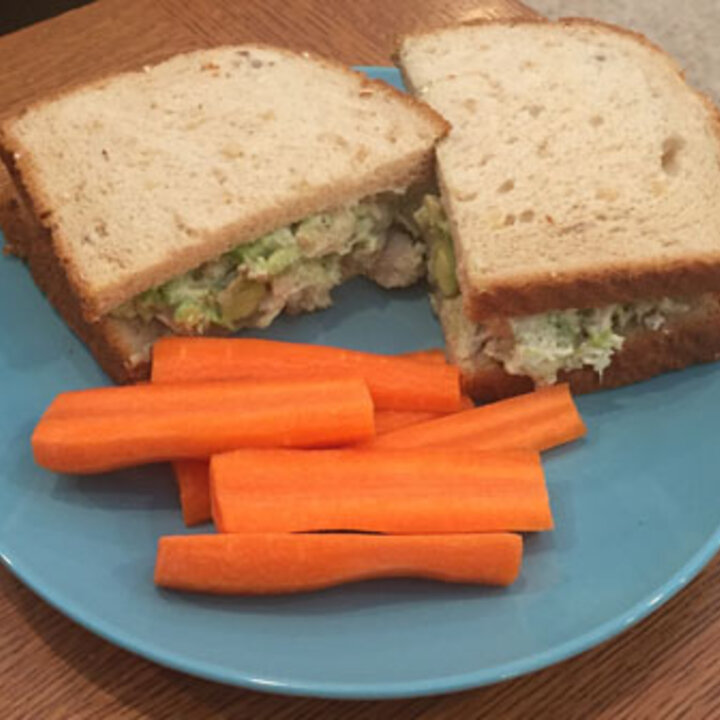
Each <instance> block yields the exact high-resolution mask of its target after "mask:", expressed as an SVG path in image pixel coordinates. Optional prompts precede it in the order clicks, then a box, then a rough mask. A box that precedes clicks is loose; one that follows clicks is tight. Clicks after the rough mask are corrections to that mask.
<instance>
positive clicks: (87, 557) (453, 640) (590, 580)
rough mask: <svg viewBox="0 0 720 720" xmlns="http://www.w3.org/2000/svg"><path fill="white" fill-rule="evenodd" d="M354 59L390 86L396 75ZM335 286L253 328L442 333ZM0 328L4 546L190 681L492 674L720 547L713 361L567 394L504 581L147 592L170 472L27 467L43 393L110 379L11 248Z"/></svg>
mask: <svg viewBox="0 0 720 720" xmlns="http://www.w3.org/2000/svg"><path fill="white" fill-rule="evenodd" d="M367 71H368V72H369V74H371V75H373V76H376V77H381V78H383V79H386V80H389V81H391V82H394V83H396V84H397V83H399V78H398V76H397V74H396V73H395V71H393V70H388V69H382V68H368V69H367ZM335 300H336V304H335V306H334V307H333V308H332V309H330V310H328V311H326V312H323V313H318V314H315V315H310V316H306V317H303V318H299V319H282V320H280V321H279V322H277V323H275V325H274V326H273V328H272V330H271V331H269V332H267V333H265V336H266V337H273V338H278V339H283V340H303V341H311V342H317V343H327V344H331V345H342V346H347V347H355V348H363V349H368V350H375V351H379V352H391V353H394V352H398V351H404V350H411V349H415V348H424V347H428V346H433V345H438V344H440V343H441V342H442V337H441V334H440V330H439V328H438V325H437V322H436V321H435V319H434V317H433V315H432V314H431V312H430V308H429V306H428V303H427V300H426V297H425V294H424V291H423V290H422V289H421V288H417V289H412V290H407V291H401V292H394V293H389V292H384V291H381V290H379V289H377V288H376V287H373V286H371V285H370V284H369V283H366V282H364V281H355V282H352V283H350V284H349V285H347V286H345V287H343V288H340V289H339V290H338V291H337V292H336V293H335ZM0 333H1V334H2V337H4V338H5V340H4V341H3V344H2V350H1V351H0V396H1V397H2V413H1V414H2V417H0V553H1V554H2V559H3V560H4V561H5V563H6V564H7V566H8V567H9V568H10V569H11V570H12V571H13V572H14V573H15V574H16V575H17V576H18V577H19V578H20V579H21V580H23V581H24V582H25V583H26V584H27V585H29V586H30V587H31V588H33V589H34V590H35V591H36V592H37V593H39V594H40V595H41V596H42V597H43V598H45V599H46V600H47V601H48V602H49V603H51V604H52V605H54V606H55V607H57V608H58V609H60V610H61V611H62V612H64V613H65V614H66V615H68V616H69V617H71V618H73V619H74V620H76V621H77V622H79V623H81V624H82V625H84V626H85V627H87V628H89V629H90V630H92V631H94V632H96V633H98V634H99V635H102V636H103V637H105V638H107V639H108V640H110V641H111V642H114V643H116V644H117V645H120V646H122V647H124V648H126V649H128V650H131V651H133V652H136V653H138V654H140V655H143V656H145V657H147V658H150V659H152V660H155V661H157V662H159V663H162V664H163V665H168V666H170V667H173V668H176V669H178V670H182V671H185V672H188V673H192V674H194V675H199V676H202V677H205V678H209V679H212V680H218V681H221V682H225V683H231V684H235V685H241V686H245V687H249V688H254V689H258V690H267V691H275V692H282V693H289V694H299V695H317V696H325V697H345V698H391V697H401V696H411V695H423V694H431V693H440V692H447V691H451V690H460V689H463V688H469V687H474V686H478V685H485V684H489V683H493V682H497V681H499V680H503V679H506V678H511V677H515V676H517V675H520V674H522V673H527V672H529V671H532V670H536V669H538V668H541V667H544V666H546V665H549V664H551V663H555V662H558V661H559V660H562V659H564V658H567V657H569V656H572V655H575V654H577V653H579V652H581V651H582V650H585V649H587V648H589V647H591V646H593V645H595V644H597V643H599V642H601V641H603V640H606V639H607V638H609V637H611V636H613V635H615V634H617V633H619V632H621V631H622V630H624V629H625V628H627V627H628V626H630V625H632V624H633V623H635V622H637V621H638V620H639V619H641V618H642V617H644V616H646V615H647V614H649V613H650V612H652V611H653V610H654V609H656V608H657V607H658V606H659V605H661V604H662V603H663V602H665V601H666V600H667V599H668V598H669V597H671V596H672V595H673V594H674V593H676V592H677V591H678V590H680V589H681V588H682V587H683V586H684V585H686V584H687V583H688V582H689V581H690V580H691V579H692V578H693V577H694V576H695V575H696V574H697V573H698V571H699V570H700V569H701V568H702V567H703V566H704V565H705V564H706V563H707V562H708V560H709V559H710V558H711V557H712V555H713V554H714V553H715V552H716V550H717V549H718V544H719V543H720V530H719V528H718V525H719V520H720V510H719V508H720V482H719V481H718V474H717V468H718V467H720V443H718V442H717V438H716V432H717V430H716V429H717V428H718V427H720V409H719V408H720V368H718V367H717V366H706V367H702V368H695V369H692V370H687V371H685V372H682V373H677V374H673V375H668V376H665V377H663V378H659V379H657V380H653V381H651V382H647V383H645V384H642V385H638V386H635V387H631V388H626V389H623V390H618V391H613V392H605V393H602V394H598V395H594V396H589V397H583V398H581V399H580V401H579V405H580V409H581V411H582V413H583V415H584V417H585V418H586V420H587V423H588V426H589V437H588V439H587V440H586V441H583V442H579V443H576V444H574V445H573V446H571V447H567V448H563V449H561V450H558V451H554V452H552V453H549V454H548V456H547V462H546V468H547V475H548V483H549V487H550V493H551V499H552V504H553V507H554V511H555V517H556V521H557V530H556V531H555V532H553V533H549V534H543V535H538V536H534V537H530V538H529V539H528V541H527V552H526V559H525V564H524V568H523V572H522V576H521V578H520V580H519V581H518V582H517V583H516V584H515V585H514V586H513V587H512V588H509V589H507V590H488V589H478V588H473V587H462V586H447V585H440V584H432V583H429V582H420V581H417V582H411V581H382V582H380V581H378V582H366V583H361V584H357V585H352V586H346V587H343V588H337V589H333V590H329V591H326V592H319V593H315V594H311V595H305V596H296V597H280V598H268V599H243V598H221V599H218V598H210V597H198V596H190V595H183V594H173V593H168V592H163V591H159V590H157V589H155V587H154V586H153V583H152V573H153V564H154V559H155V545H156V542H157V539H158V537H160V536H161V535H165V534H172V533H183V532H186V530H185V529H184V527H183V525H182V521H181V518H180V513H179V508H178V500H177V497H176V493H175V490H174V487H173V483H172V479H171V477H170V473H169V472H168V470H167V469H166V468H165V467H154V468H142V469H137V470H133V471H130V472H122V473H115V474H113V475H110V476H103V477H92V478H74V477H61V476H55V475H51V474H50V473H47V472H45V471H43V470H40V469H39V468H37V467H35V466H34V465H33V462H32V457H31V453H30V443H29V440H30V434H31V431H32V428H33V425H34V424H35V422H36V421H37V419H38V418H39V416H40V414H41V413H42V411H43V409H44V408H45V407H46V405H47V404H48V403H49V402H50V400H51V399H52V397H53V396H54V395H55V394H56V393H58V392H60V391H63V390H68V389H71V388H82V387H88V386H93V385H98V384H104V383H106V382H107V380H106V378H105V377H104V375H103V374H102V373H101V371H100V370H99V369H98V368H97V366H96V365H95V363H94V361H93V359H92V358H91V356H90V355H89V354H88V352H87V351H86V350H85V348H84V347H83V345H81V344H80V343H79V342H78V341H77V340H76V339H75V338H74V337H73V335H72V334H71V333H70V332H69V330H68V329H67V328H66V327H65V325H64V324H63V323H62V322H61V320H60V319H59V318H58V317H57V316H56V315H55V313H54V312H53V311H52V310H51V308H50V307H49V306H48V304H47V303H46V301H45V300H44V299H43V297H42V296H41V295H40V293H39V292H38V291H37V289H36V288H35V286H34V285H33V284H32V281H31V279H30V277H29V275H28V273H27V271H26V269H25V268H24V266H23V265H22V264H21V263H20V262H18V261H16V260H12V259H5V260H2V261H0ZM202 531H203V529H201V530H200V532H202Z"/></svg>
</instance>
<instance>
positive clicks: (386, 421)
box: [375, 410, 445, 435]
mask: <svg viewBox="0 0 720 720" xmlns="http://www.w3.org/2000/svg"><path fill="white" fill-rule="evenodd" d="M439 417H445V413H434V412H423V411H422V410H378V411H377V412H376V413H375V434H376V435H383V434H384V433H388V432H392V431H393V430H399V429H400V428H404V427H409V426H410V425H417V423H421V422H426V421H427V420H434V419H435V418H439Z"/></svg>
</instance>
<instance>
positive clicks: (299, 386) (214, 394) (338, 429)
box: [32, 379, 374, 473]
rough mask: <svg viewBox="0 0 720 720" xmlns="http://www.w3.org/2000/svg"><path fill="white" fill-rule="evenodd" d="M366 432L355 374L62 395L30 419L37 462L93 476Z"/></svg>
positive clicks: (323, 442) (317, 443) (367, 410)
mask: <svg viewBox="0 0 720 720" xmlns="http://www.w3.org/2000/svg"><path fill="white" fill-rule="evenodd" d="M67 396H74V397H67ZM94 403H97V404H96V405H95V404H94ZM93 407H95V408H98V407H102V411H101V412H98V413H95V414H94V412H93ZM83 408H86V410H87V411H86V412H85V413H83V412H82V409H83ZM373 432H374V416H373V406H372V400H371V398H370V394H369V392H368V390H367V386H366V385H365V383H364V382H363V381H361V380H351V379H346V380H326V381H321V380H315V381H310V382H302V383H301V382H275V383H269V382H265V383H252V382H208V383H192V384H185V385H179V386H155V385H147V386H144V387H111V388H102V389H100V390H91V391H80V393H77V394H76V393H66V394H65V395H64V396H63V395H61V396H59V398H58V399H57V400H56V402H55V403H53V405H51V407H50V408H49V410H48V412H47V413H46V414H45V415H44V416H43V418H42V419H41V420H40V422H39V423H38V425H37V427H36V428H35V432H34V433H33V437H32V445H33V451H34V453H35V460H36V462H37V463H38V464H39V465H41V466H42V467H45V468H48V469H49V470H55V471H57V472H72V473H92V472H102V471H105V470H113V469H116V468H121V467H128V466H131V465H140V464H143V463H149V462H158V461H163V460H183V459H189V458H195V459H202V458H207V457H209V456H210V455H212V454H213V453H218V452H224V451H227V450H232V449H234V448H238V447H329V446H336V445H343V444H347V443H351V442H356V441H361V440H363V439H365V440H366V439H368V438H370V437H372V435H373Z"/></svg>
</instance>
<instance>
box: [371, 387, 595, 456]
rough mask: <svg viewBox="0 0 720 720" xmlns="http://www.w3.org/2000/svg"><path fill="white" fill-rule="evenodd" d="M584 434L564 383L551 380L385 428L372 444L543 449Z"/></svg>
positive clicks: (418, 446)
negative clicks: (479, 403)
mask: <svg viewBox="0 0 720 720" xmlns="http://www.w3.org/2000/svg"><path fill="white" fill-rule="evenodd" d="M585 433H586V428H585V424H584V423H583V421H582V418H581V417H580V415H579V413H578V411H577V408H576V407H575V403H574V402H573V399H572V396H571V395H570V390H569V388H568V386H567V385H554V386H551V387H547V388H543V389H541V390H536V391H534V392H531V393H528V394H526V395H518V396H517V397H514V398H510V399H508V400H501V401H499V402H496V403H491V404H490V405H483V406H481V407H477V408H474V409H472V410H466V411H465V412H460V413H456V414H454V415H445V416H443V417H440V418H437V419H435V420H428V421H427V422H424V423H418V424H416V425H413V426H412V427H408V428H401V429H399V430H395V431H393V432H388V433H386V434H384V435H383V436H382V437H378V438H377V439H376V440H374V441H372V442H371V443H369V444H368V447H371V448H373V449H378V450H379V449H401V448H402V449H410V448H428V447H442V448H465V449H473V450H485V449H492V450H501V449H505V448H508V449H512V448H524V449H527V450H537V451H541V450H547V449H549V448H552V447H555V446H556V445H561V444H563V443H566V442H570V441H571V440H576V439H577V438H579V437H582V436H583V435H585Z"/></svg>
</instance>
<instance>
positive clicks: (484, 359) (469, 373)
mask: <svg viewBox="0 0 720 720" xmlns="http://www.w3.org/2000/svg"><path fill="white" fill-rule="evenodd" d="M457 329H458V324H456V323H453V322H451V318H450V317H447V316H446V317H445V318H444V322H443V330H444V332H445V338H446V342H447V352H448V357H449V359H450V360H451V361H454V362H458V363H459V365H460V371H461V374H462V382H463V387H464V389H465V392H467V393H468V394H469V395H471V396H472V397H473V398H474V399H475V400H477V401H478V402H490V401H494V400H499V399H501V398H504V397H510V396H512V395H518V394H520V393H524V392H530V391H531V390H532V389H533V387H534V383H533V381H532V379H530V378H529V377H525V376H521V375H511V374H510V373H508V372H506V371H505V370H504V368H503V367H502V365H501V364H499V363H497V362H496V361H495V360H493V359H492V358H490V357H488V356H487V355H479V356H478V355H476V356H474V357H473V358H468V357H467V356H466V354H465V351H466V348H465V346H464V342H465V341H464V338H463V337H461V334H460V333H458V331H457ZM625 338H626V339H625V343H624V345H623V347H622V349H621V350H620V351H618V352H616V353H615V355H614V356H613V359H612V363H611V364H610V366H609V367H608V368H607V369H606V370H605V372H604V373H603V374H602V376H601V375H599V374H598V373H597V372H595V371H594V370H593V369H591V368H582V369H580V370H573V371H570V372H561V373H560V374H559V376H558V382H568V383H569V384H570V388H571V389H572V391H573V393H576V394H582V393H589V392H595V391H596V390H604V389H609V388H615V387H621V386H623V385H630V384H631V383H636V382H640V381H641V380H647V379H649V378H652V377H654V376H656V375H660V374H662V373H665V372H669V371H672V370H681V369H683V368H685V367H688V366H689V365H695V364H697V363H706V362H713V361H715V360H718V359H720V296H718V295H716V294H712V293H708V294H705V295H702V296H699V297H697V298H695V300H694V303H693V306H692V307H691V308H690V310H689V311H688V312H685V313H682V314H678V315H674V316H670V317H669V318H668V320H667V322H666V324H665V325H664V326H663V327H662V328H661V329H660V330H657V331H653V330H648V329H645V328H635V329H632V330H630V331H629V332H628V333H627V335H626V336H625Z"/></svg>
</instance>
